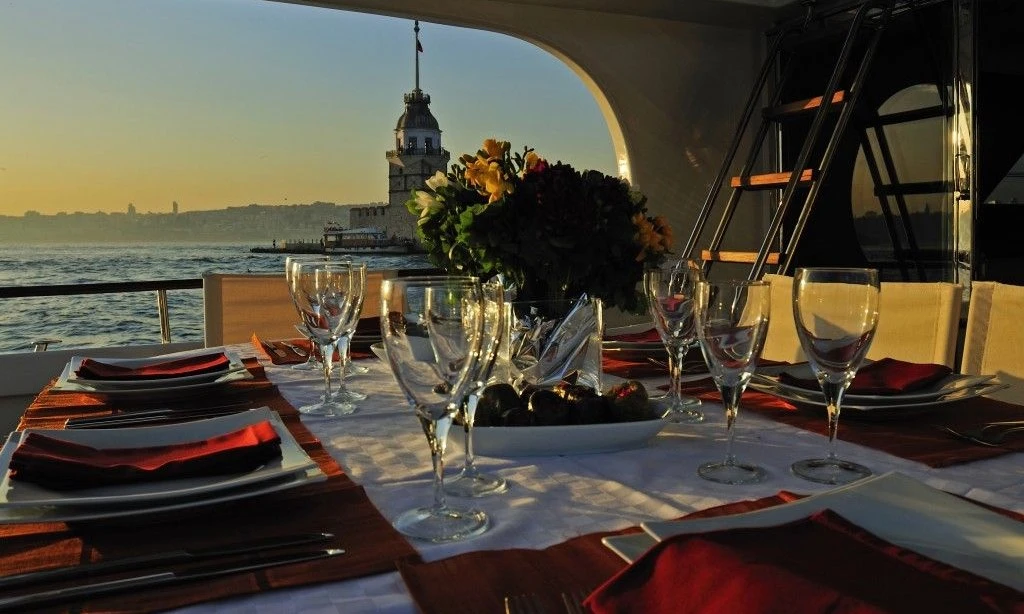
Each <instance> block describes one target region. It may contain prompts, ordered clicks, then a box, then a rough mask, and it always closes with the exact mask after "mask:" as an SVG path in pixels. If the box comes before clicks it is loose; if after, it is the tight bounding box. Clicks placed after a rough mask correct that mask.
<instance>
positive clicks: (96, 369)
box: [75, 352, 231, 380]
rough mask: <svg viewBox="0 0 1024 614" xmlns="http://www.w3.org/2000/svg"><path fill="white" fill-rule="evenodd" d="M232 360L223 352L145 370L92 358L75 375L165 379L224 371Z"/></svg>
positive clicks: (159, 363) (154, 365)
mask: <svg viewBox="0 0 1024 614" xmlns="http://www.w3.org/2000/svg"><path fill="white" fill-rule="evenodd" d="M230 364H231V361H230V360H229V359H228V357H227V355H225V354H224V352H218V353H216V354H202V355H199V356H189V357H188V358H175V359H172V360H165V361H162V362H155V363H152V364H148V365H146V366H144V367H125V366H123V365H114V364H110V363H106V362H102V361H100V360H96V359H95V358H86V359H85V360H83V361H82V364H81V365H79V367H78V370H77V371H75V373H76V374H77V375H78V376H79V377H84V378H89V379H106V380H110V379H168V378H172V377H183V376H186V375H201V374H203V373H215V372H217V371H224V370H226V369H227V368H228V366H230Z"/></svg>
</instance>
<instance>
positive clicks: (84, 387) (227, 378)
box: [50, 362, 253, 398]
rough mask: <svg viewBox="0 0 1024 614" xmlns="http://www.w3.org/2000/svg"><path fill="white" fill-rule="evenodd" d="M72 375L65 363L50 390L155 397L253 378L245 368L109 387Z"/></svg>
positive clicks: (113, 395) (129, 396)
mask: <svg viewBox="0 0 1024 614" xmlns="http://www.w3.org/2000/svg"><path fill="white" fill-rule="evenodd" d="M70 375H71V363H70V362H69V363H67V364H66V365H64V370H63V371H62V372H61V374H60V376H59V377H58V378H57V382H56V383H55V384H54V385H53V387H52V388H51V389H50V390H52V391H54V392H85V393H88V394H92V395H96V396H98V397H101V398H133V397H139V398H146V397H148V398H153V396H154V395H159V396H163V397H175V396H186V395H190V394H197V393H201V392H204V391H205V390H206V389H207V388H213V387H216V386H222V385H224V384H229V383H231V382H241V381H245V380H251V379H253V375H252V373H250V372H249V370H248V369H244V368H243V369H239V370H236V371H229V372H226V373H224V374H222V375H220V376H219V377H217V378H216V379H212V380H207V381H203V382H196V383H185V384H182V383H180V382H178V381H175V380H173V379H171V380H166V379H163V380H151V381H152V382H153V384H152V385H150V386H142V387H138V388H116V387H115V388H109V387H96V386H92V385H89V384H84V383H75V382H70V381H68V377H69V376H70Z"/></svg>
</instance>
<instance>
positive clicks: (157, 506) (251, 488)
mask: <svg viewBox="0 0 1024 614" xmlns="http://www.w3.org/2000/svg"><path fill="white" fill-rule="evenodd" d="M326 479H327V476H326V475H325V474H324V472H323V471H321V470H320V468H319V467H311V468H309V469H306V470H305V471H299V472H297V473H291V474H287V475H284V476H281V477H279V478H276V479H273V480H268V481H266V482H259V483H256V484H250V485H248V486H239V487H237V488H230V489H227V490H223V491H217V492H215V493H211V494H207V495H204V496H200V497H185V498H182V499H168V500H164V501H159V502H156V503H151V504H142V505H115V506H109V507H107V506H89V507H74V506H66V505H60V506H44V507H9V506H5V505H0V524H32V523H39V522H80V521H85V520H107V519H113V518H129V517H132V516H142V515H146V514H156V513H163V512H171V511H176V510H190V509H193V508H197V507H201V506H205V505H214V504H217V503H227V502H230V501H238V500H241V499H247V498H249V497H257V496H260V495H266V494H270V493H273V492H278V491H281V490H288V489H290V488H296V487H299V486H305V485H306V484H313V483H316V482H322V481H324V480H326Z"/></svg>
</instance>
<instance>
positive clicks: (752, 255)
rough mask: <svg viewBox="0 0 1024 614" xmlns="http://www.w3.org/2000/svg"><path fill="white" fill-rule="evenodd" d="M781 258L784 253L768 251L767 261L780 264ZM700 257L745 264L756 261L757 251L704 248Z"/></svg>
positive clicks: (707, 259) (706, 259) (706, 260)
mask: <svg viewBox="0 0 1024 614" xmlns="http://www.w3.org/2000/svg"><path fill="white" fill-rule="evenodd" d="M781 258H782V254H781V253H779V252H768V260H766V261H765V262H766V263H768V264H778V263H779V260H780V259H781ZM700 259H701V260H703V261H704V262H741V263H743V264H754V261H755V260H757V252H723V251H711V250H708V249H702V250H700Z"/></svg>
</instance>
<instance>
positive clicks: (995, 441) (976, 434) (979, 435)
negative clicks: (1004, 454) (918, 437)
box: [936, 423, 1024, 448]
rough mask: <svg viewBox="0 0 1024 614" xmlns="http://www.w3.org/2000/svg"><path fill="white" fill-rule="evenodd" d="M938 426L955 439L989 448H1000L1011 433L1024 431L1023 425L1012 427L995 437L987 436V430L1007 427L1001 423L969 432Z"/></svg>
mask: <svg viewBox="0 0 1024 614" xmlns="http://www.w3.org/2000/svg"><path fill="white" fill-rule="evenodd" d="M1009 424H1011V425H1012V424H1013V423H1009ZM936 426H938V427H939V428H940V429H942V430H944V431H946V432H947V433H949V434H950V435H953V436H954V437H958V438H960V439H965V440H967V441H970V442H972V443H976V444H978V445H982V446H989V447H993V448H995V447H999V445H1000V444H1002V443H1003V441H1004V440H1005V439H1006V436H1007V435H1009V434H1010V433H1017V432H1021V431H1024V425H1021V426H1010V428H1007V429H1005V430H1002V431H999V432H998V433H995V434H993V435H986V434H985V430H986V429H990V428H993V427H996V426H1005V425H1003V424H999V423H993V424H986V425H985V426H983V427H981V428H979V429H973V430H967V431H958V430H956V429H953V428H950V427H948V426H945V425H942V424H938V425H936Z"/></svg>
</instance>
